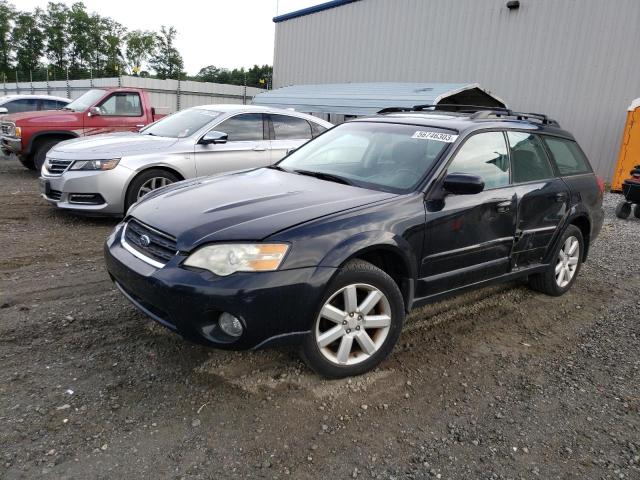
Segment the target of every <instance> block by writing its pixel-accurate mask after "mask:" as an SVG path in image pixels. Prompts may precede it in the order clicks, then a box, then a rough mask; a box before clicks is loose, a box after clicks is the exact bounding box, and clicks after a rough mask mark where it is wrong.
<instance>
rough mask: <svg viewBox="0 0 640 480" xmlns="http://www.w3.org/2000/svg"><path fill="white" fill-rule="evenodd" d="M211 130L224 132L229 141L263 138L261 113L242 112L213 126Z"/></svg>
mask: <svg viewBox="0 0 640 480" xmlns="http://www.w3.org/2000/svg"><path fill="white" fill-rule="evenodd" d="M213 130H217V131H219V132H224V133H226V134H227V135H228V136H229V138H228V140H227V141H229V142H247V141H257V140H263V139H264V132H263V126H262V114H261V113H243V114H241V115H236V116H235V117H231V118H230V119H228V120H225V121H224V122H222V123H221V124H219V125H217V126H215V127H214V128H213Z"/></svg>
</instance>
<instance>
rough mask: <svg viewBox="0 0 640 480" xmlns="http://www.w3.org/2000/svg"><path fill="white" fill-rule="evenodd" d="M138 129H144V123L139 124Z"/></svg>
mask: <svg viewBox="0 0 640 480" xmlns="http://www.w3.org/2000/svg"><path fill="white" fill-rule="evenodd" d="M136 127H138V128H142V127H144V123H141V124H139V125H136Z"/></svg>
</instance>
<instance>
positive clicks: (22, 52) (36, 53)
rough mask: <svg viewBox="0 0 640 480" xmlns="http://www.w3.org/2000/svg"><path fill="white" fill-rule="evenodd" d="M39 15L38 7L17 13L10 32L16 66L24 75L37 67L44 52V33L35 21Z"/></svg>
mask: <svg viewBox="0 0 640 480" xmlns="http://www.w3.org/2000/svg"><path fill="white" fill-rule="evenodd" d="M41 15H42V10H40V9H39V8H36V9H35V10H34V12H33V14H31V13H28V12H21V13H19V14H18V15H17V16H16V20H15V26H14V27H13V31H12V32H11V44H12V45H13V48H14V49H15V52H16V61H17V67H18V69H19V70H20V71H21V72H22V73H23V74H24V75H28V74H29V72H31V73H33V72H35V71H36V70H37V69H38V67H39V65H40V58H41V57H42V55H43V53H44V40H45V38H44V33H43V32H42V29H41V28H40V25H38V21H37V19H38V18H40V17H41Z"/></svg>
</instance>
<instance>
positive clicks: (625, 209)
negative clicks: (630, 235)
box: [616, 200, 631, 220]
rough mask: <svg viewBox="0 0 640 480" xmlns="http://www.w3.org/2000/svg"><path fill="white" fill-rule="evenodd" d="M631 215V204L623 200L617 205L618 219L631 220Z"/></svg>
mask: <svg viewBox="0 0 640 480" xmlns="http://www.w3.org/2000/svg"><path fill="white" fill-rule="evenodd" d="M630 214H631V204H630V203H629V202H626V201H624V200H622V201H621V202H620V203H618V205H616V217H618V218H622V219H623V220H624V219H625V218H629V215H630Z"/></svg>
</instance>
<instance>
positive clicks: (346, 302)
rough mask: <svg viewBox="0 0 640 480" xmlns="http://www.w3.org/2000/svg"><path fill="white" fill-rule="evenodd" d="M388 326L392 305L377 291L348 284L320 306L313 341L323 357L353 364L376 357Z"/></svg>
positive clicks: (364, 285) (345, 363)
mask: <svg viewBox="0 0 640 480" xmlns="http://www.w3.org/2000/svg"><path fill="white" fill-rule="evenodd" d="M390 326H391V306H390V304H389V300H388V299H387V297H386V296H385V295H384V293H382V292H381V291H380V290H378V289H377V288H375V287H373V286H372V285H367V284H364V283H357V284H352V285H347V286H346V287H343V288H341V289H340V290H338V291H337V292H335V293H334V294H333V295H332V296H331V297H330V298H329V300H327V302H326V303H325V304H324V305H323V306H322V309H321V310H320V314H319V315H318V318H317V320H316V332H315V338H316V343H317V346H318V348H319V349H320V352H321V353H322V355H323V356H324V357H325V358H326V359H327V360H329V361H330V362H331V363H334V364H336V365H354V364H357V363H360V362H363V361H365V360H367V359H368V358H370V357H371V356H372V355H373V354H375V353H376V352H377V351H378V350H379V349H380V347H381V346H382V344H383V343H384V341H385V339H386V338H387V335H388V334H389V328H390Z"/></svg>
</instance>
